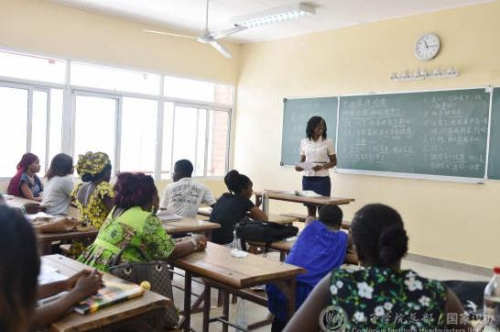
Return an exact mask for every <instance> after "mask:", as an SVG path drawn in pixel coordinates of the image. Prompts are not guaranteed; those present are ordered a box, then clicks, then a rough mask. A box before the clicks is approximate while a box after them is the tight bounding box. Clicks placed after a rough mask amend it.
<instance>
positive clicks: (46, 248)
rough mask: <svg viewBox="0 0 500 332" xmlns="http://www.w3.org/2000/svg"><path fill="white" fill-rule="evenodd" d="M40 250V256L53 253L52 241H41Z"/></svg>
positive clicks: (39, 243)
mask: <svg viewBox="0 0 500 332" xmlns="http://www.w3.org/2000/svg"><path fill="white" fill-rule="evenodd" d="M38 252H39V254H40V256H43V255H50V254H52V241H39V242H38Z"/></svg>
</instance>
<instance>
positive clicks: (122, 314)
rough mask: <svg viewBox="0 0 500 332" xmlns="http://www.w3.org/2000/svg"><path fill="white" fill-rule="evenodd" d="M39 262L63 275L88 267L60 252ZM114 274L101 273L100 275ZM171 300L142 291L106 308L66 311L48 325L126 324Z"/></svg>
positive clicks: (98, 326) (53, 327)
mask: <svg viewBox="0 0 500 332" xmlns="http://www.w3.org/2000/svg"><path fill="white" fill-rule="evenodd" d="M42 263H43V264H47V265H49V266H51V267H53V268H56V269H58V270H59V272H60V273H61V274H63V275H66V276H72V275H73V274H75V273H77V272H78V271H80V270H81V269H83V268H87V269H90V267H88V266H87V265H84V264H82V263H80V262H77V261H75V260H72V259H70V258H67V257H64V256H61V255H50V256H43V257H42ZM111 278H117V277H115V276H113V275H110V274H107V273H104V274H103V279H104V280H109V279H111ZM171 306H172V301H171V300H170V299H167V298H166V297H163V296H161V295H159V294H156V293H153V292H149V291H145V292H144V295H143V296H141V297H138V298H135V299H131V300H127V301H125V302H122V303H118V304H115V305H113V306H111V307H109V308H104V309H102V310H99V311H96V312H94V313H91V314H87V315H81V314H78V313H76V312H70V313H68V314H67V315H65V316H64V317H62V318H60V319H59V320H58V321H56V322H55V323H53V324H52V325H51V326H50V331H54V332H55V331H89V330H94V329H101V328H103V327H106V326H111V325H112V326H116V325H121V324H126V322H127V321H130V320H135V319H141V318H149V317H153V318H154V317H155V316H157V317H161V316H158V315H161V313H162V312H163V311H162V310H163V309H164V308H165V307H171Z"/></svg>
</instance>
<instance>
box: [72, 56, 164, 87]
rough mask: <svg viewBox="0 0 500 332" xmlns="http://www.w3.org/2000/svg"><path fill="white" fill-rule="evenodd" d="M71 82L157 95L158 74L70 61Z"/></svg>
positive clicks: (84, 85) (85, 85) (78, 84)
mask: <svg viewBox="0 0 500 332" xmlns="http://www.w3.org/2000/svg"><path fill="white" fill-rule="evenodd" d="M71 84H73V85H77V86H82V87H89V88H99V89H106V90H112V91H124V92H135V93H143V94H149V95H158V94H159V91H160V75H156V74H150V73H143V72H139V71H133V70H126V69H118V68H110V67H103V66H95V65H90V64H85V63H78V62H73V63H71Z"/></svg>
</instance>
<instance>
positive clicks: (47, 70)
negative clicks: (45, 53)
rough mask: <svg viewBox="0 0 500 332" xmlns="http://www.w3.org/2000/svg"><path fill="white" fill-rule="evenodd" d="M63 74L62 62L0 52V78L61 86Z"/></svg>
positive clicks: (64, 70)
mask: <svg viewBox="0 0 500 332" xmlns="http://www.w3.org/2000/svg"><path fill="white" fill-rule="evenodd" d="M65 73H66V61H64V60H56V59H51V58H47V57H42V56H35V55H25V54H17V53H9V52H0V76H6V77H15V78H21V79H27V80H33V81H41V82H51V83H60V84H63V83H64V79H65V76H66V75H65Z"/></svg>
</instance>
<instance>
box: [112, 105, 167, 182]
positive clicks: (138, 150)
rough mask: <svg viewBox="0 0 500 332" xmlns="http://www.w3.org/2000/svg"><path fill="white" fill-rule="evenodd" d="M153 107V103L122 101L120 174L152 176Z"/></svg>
mask: <svg viewBox="0 0 500 332" xmlns="http://www.w3.org/2000/svg"><path fill="white" fill-rule="evenodd" d="M157 105H158V103H157V102H156V101H154V100H144V99H135V98H123V112H122V127H121V147H120V171H121V172H123V171H128V172H143V173H146V174H150V175H153V174H154V170H155V157H156V153H155V151H156V118H157V113H158V111H157V108H158V106H157Z"/></svg>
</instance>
